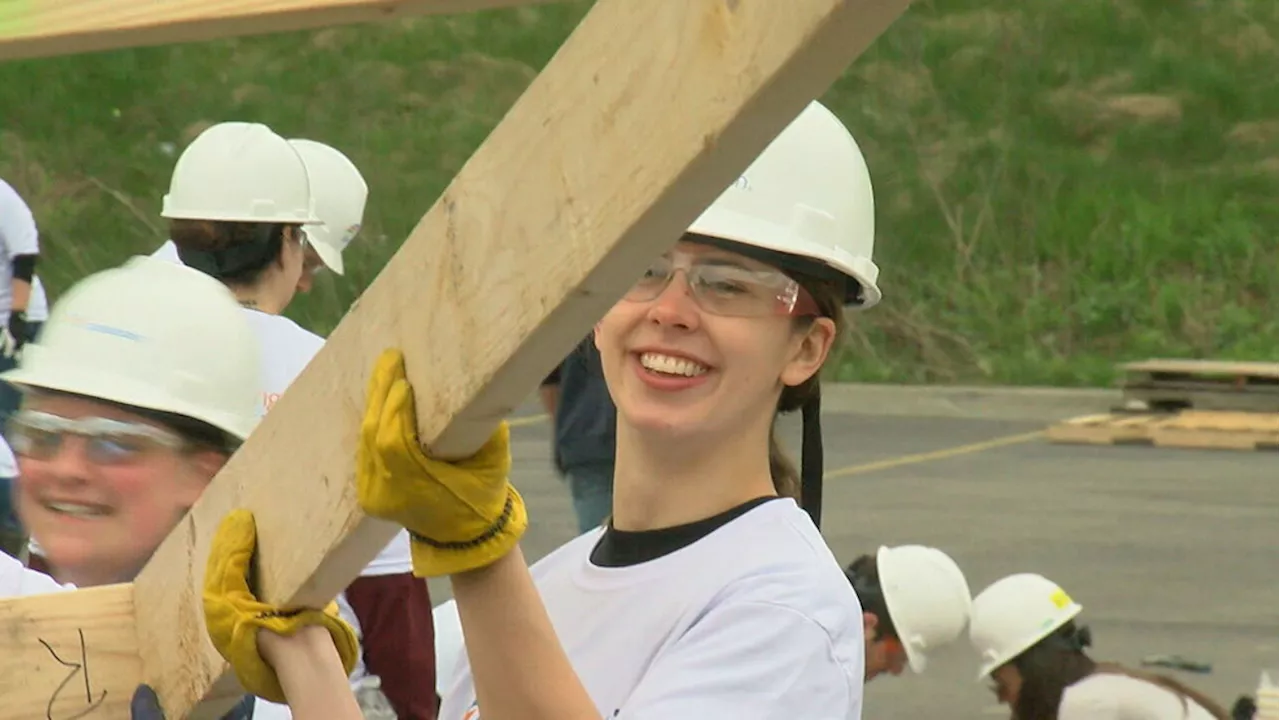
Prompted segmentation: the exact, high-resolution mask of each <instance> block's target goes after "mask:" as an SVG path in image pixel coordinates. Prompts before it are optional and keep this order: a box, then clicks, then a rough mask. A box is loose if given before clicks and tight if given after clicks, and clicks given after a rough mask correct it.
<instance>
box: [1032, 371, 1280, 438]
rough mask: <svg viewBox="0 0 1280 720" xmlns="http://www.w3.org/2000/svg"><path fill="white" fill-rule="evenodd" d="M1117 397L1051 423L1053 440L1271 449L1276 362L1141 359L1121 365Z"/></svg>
mask: <svg viewBox="0 0 1280 720" xmlns="http://www.w3.org/2000/svg"><path fill="white" fill-rule="evenodd" d="M1121 369H1122V370H1124V372H1125V378H1124V381H1123V384H1122V386H1121V391H1122V398H1121V400H1122V402H1121V404H1120V406H1119V407H1118V408H1116V409H1115V410H1113V411H1112V412H1110V413H1104V414H1100V415H1087V416H1084V417H1078V418H1072V419H1070V420H1065V421H1063V422H1060V423H1058V424H1056V425H1053V426H1051V427H1049V428H1048V429H1047V430H1046V431H1045V435H1046V436H1047V437H1048V439H1049V440H1051V441H1053V442H1062V443H1088V444H1101V445H1121V444H1142V445H1151V446H1155V447H1181V448H1202V449H1216V450H1275V449H1277V439H1278V438H1280V382H1278V381H1280V365H1277V364H1275V363H1246V362H1215V361H1199V360H1146V361H1143V362H1135V363H1128V364H1126V365H1123V366H1121Z"/></svg>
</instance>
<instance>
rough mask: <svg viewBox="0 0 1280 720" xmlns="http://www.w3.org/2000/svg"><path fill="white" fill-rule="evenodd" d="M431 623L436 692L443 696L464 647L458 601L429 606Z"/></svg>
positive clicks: (451, 681) (451, 679)
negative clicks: (434, 650) (433, 638)
mask: <svg viewBox="0 0 1280 720" xmlns="http://www.w3.org/2000/svg"><path fill="white" fill-rule="evenodd" d="M431 625H432V627H433V628H434V629H435V636H436V694H437V695H439V696H440V697H444V692H445V690H447V689H448V688H449V685H450V684H452V683H453V670H454V667H456V666H457V664H458V658H459V657H461V656H462V653H463V652H464V651H465V649H466V644H465V641H464V639H463V637H462V618H459V617H458V603H456V602H454V601H453V600H449V601H446V602H443V603H440V604H439V605H437V606H435V607H434V608H431Z"/></svg>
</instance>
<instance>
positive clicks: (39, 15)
mask: <svg viewBox="0 0 1280 720" xmlns="http://www.w3.org/2000/svg"><path fill="white" fill-rule="evenodd" d="M553 1H554V0H0V60H15V59H20V58H37V57H48V56H54V55H73V54H78V53H86V52H98V51H102V50H117V49H121V48H129V47H147V46H154V45H170V44H175V43H187V42H198V41H205V40H215V39H218V38H226V37H235V36H243V35H263V34H267V33H278V32H289V31H294V30H309V29H314V28H320V27H328V26H332V25H348V24H353V23H364V22H374V21H379V20H390V19H395V18H402V17H410V16H413V15H437V14H443V13H460V12H471V11H477V10H492V9H496V8H505V7H513V6H517V5H533V4H538V3H547V2H553Z"/></svg>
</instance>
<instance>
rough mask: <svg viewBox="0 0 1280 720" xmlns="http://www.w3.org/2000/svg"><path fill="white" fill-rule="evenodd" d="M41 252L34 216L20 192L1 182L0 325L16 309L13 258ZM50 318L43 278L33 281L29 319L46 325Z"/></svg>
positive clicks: (29, 302)
mask: <svg viewBox="0 0 1280 720" xmlns="http://www.w3.org/2000/svg"><path fill="white" fill-rule="evenodd" d="M39 252H40V234H39V232H37V230H36V220H35V216H33V215H32V214H31V208H29V207H27V203H26V202H25V201H23V199H22V196H20V195H18V191H17V190H14V189H13V186H12V185H10V184H9V183H7V182H5V181H4V180H0V323H7V322H8V321H9V308H11V307H13V305H12V302H13V292H12V289H11V286H12V284H13V256H15V255H34V254H37V253H39ZM47 319H49V301H48V299H46V298H45V294H44V285H42V284H41V283H40V276H39V274H36V275H35V276H33V277H32V278H31V297H30V298H29V299H28V300H27V320H30V321H31V322H43V321H45V320H47Z"/></svg>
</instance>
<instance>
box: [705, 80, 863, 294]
mask: <svg viewBox="0 0 1280 720" xmlns="http://www.w3.org/2000/svg"><path fill="white" fill-rule="evenodd" d="M688 232H690V233H694V234H698V235H705V236H709V237H713V238H720V239H723V240H730V241H733V242H739V243H743V244H746V245H752V246H755V247H758V248H761V249H765V250H772V251H775V252H780V253H786V254H789V255H796V256H799V257H802V258H807V259H809V260H813V261H816V262H818V263H821V264H823V265H825V266H827V267H828V268H830V269H831V270H834V271H836V272H838V273H840V274H842V275H843V276H844V277H846V278H848V279H849V280H850V281H851V282H849V283H848V287H849V292H848V293H847V297H846V302H847V303H848V304H850V305H853V306H856V307H859V308H869V307H871V306H873V305H875V304H876V303H878V302H880V288H879V287H878V286H877V285H876V277H877V276H878V275H879V269H878V268H877V267H876V264H875V263H874V262H872V260H871V251H872V249H873V247H874V245H875V202H874V197H873V193H872V189H871V174H870V172H869V171H868V170H867V163H866V160H865V159H864V158H863V156H862V151H861V150H860V149H859V148H858V143H857V142H856V141H854V139H853V136H852V135H850V134H849V131H848V130H847V129H846V128H845V126H844V125H843V124H842V123H841V122H840V119H839V118H837V117H836V116H835V115H834V114H833V113H832V112H831V111H830V110H828V109H827V108H826V107H824V106H823V105H822V104H821V103H819V102H817V101H814V102H812V103H810V104H809V106H808V107H807V108H805V110H804V111H803V112H802V113H800V115H799V116H798V117H797V118H796V119H795V120H793V121H792V122H791V124H790V125H788V126H787V127H786V129H784V130H783V131H782V133H781V134H780V135H778V137H776V138H775V139H774V140H773V142H772V143H770V144H769V146H768V147H766V148H765V149H764V152H762V153H761V154H760V155H759V156H758V157H757V158H756V159H755V161H754V162H752V163H751V166H750V167H748V168H747V170H746V172H745V173H743V174H742V176H741V177H740V178H738V181H737V182H735V183H734V184H733V185H732V186H730V187H729V188H728V189H727V190H725V191H724V193H723V194H721V195H720V197H719V198H718V199H717V200H716V201H715V202H714V203H713V204H712V205H711V206H710V207H708V208H707V209H706V210H705V211H704V212H703V213H702V215H701V216H700V217H699V218H698V219H697V220H695V221H694V223H693V225H692V226H690V227H689V229H688Z"/></svg>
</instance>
